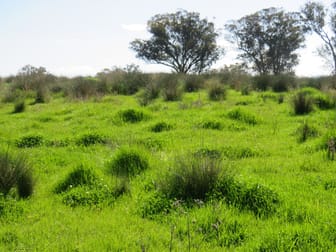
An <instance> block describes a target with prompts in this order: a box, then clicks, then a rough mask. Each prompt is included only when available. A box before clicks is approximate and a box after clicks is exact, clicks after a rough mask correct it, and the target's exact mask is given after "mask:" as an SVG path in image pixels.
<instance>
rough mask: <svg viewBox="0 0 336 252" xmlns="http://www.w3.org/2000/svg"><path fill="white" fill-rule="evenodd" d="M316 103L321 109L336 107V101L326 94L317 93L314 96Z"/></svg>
mask: <svg viewBox="0 0 336 252" xmlns="http://www.w3.org/2000/svg"><path fill="white" fill-rule="evenodd" d="M313 99H314V103H315V104H316V106H317V107H318V108H320V109H333V108H335V101H334V100H333V99H332V98H331V97H329V96H327V95H324V94H320V95H316V96H315V97H314V98H313Z"/></svg>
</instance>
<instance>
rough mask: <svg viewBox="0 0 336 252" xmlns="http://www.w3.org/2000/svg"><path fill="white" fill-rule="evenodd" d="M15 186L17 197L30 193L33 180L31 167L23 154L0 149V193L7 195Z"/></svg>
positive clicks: (23, 196)
mask: <svg viewBox="0 0 336 252" xmlns="http://www.w3.org/2000/svg"><path fill="white" fill-rule="evenodd" d="M15 186H16V187H17V189H18V194H19V197H21V198H27V197H29V196H30V195H32V193H33V188H34V182H33V177H32V172H31V168H30V166H29V164H28V161H27V159H26V158H25V157H24V156H22V155H11V154H10V153H9V152H8V151H6V152H5V151H0V194H1V193H2V194H4V195H7V194H8V193H9V192H10V190H11V189H12V188H14V187H15Z"/></svg>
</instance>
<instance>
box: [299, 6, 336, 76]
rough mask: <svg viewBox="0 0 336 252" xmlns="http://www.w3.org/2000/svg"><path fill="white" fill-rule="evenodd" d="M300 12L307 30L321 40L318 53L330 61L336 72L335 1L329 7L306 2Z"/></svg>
mask: <svg viewBox="0 0 336 252" xmlns="http://www.w3.org/2000/svg"><path fill="white" fill-rule="evenodd" d="M301 12H302V19H303V22H304V24H305V26H306V28H307V30H308V31H310V32H314V33H316V34H317V35H318V36H319V37H320V38H321V39H322V41H323V45H322V46H321V47H320V48H319V50H318V53H319V55H320V56H321V57H323V58H324V59H325V60H326V61H327V62H330V63H331V66H332V68H333V74H336V2H334V3H333V4H332V5H331V8H330V9H327V8H326V7H325V6H324V5H323V4H321V3H319V2H308V3H306V4H305V5H304V7H303V8H302V10H301ZM328 19H329V20H328ZM328 21H329V22H328Z"/></svg>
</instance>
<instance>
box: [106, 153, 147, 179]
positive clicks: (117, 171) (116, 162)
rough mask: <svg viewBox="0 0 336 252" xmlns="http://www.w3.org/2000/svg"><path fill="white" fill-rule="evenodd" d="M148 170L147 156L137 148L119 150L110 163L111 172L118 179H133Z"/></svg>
mask: <svg viewBox="0 0 336 252" xmlns="http://www.w3.org/2000/svg"><path fill="white" fill-rule="evenodd" d="M148 168H149V162H148V158H147V155H146V154H145V153H144V152H143V151H140V150H139V149H136V148H126V147H124V148H121V149H119V150H118V151H117V152H116V153H115V155H114V156H113V158H112V160H111V161H110V163H109V169H110V172H111V173H112V174H113V175H116V176H118V177H126V178H129V177H133V176H135V175H138V174H140V173H141V172H143V171H145V170H147V169H148Z"/></svg>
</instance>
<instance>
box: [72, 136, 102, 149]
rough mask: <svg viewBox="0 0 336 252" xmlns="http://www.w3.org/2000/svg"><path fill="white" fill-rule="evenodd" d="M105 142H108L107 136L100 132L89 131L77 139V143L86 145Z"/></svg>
mask: <svg viewBox="0 0 336 252" xmlns="http://www.w3.org/2000/svg"><path fill="white" fill-rule="evenodd" d="M104 143H106V138H105V137H104V136H102V135H100V134H98V133H87V134H84V135H82V136H81V137H79V138H78V139H77V140H76V144H77V145H79V146H84V147H88V146H90V145H96V144H104Z"/></svg>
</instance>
